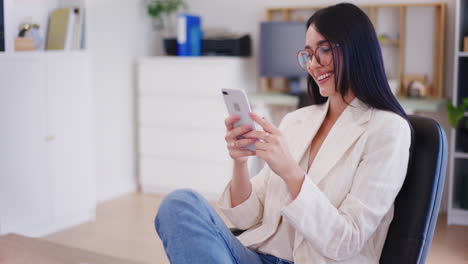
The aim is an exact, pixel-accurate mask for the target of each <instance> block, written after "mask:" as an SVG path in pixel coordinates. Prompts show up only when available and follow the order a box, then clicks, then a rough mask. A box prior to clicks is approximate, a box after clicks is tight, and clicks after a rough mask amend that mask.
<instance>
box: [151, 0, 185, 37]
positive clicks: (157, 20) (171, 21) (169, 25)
mask: <svg viewBox="0 0 468 264" xmlns="http://www.w3.org/2000/svg"><path fill="white" fill-rule="evenodd" d="M180 9H187V4H186V3H185V2H184V0H148V4H147V10H148V15H149V16H150V17H152V18H153V26H154V28H155V29H156V30H160V31H161V30H162V31H163V34H164V35H165V36H164V37H166V38H167V37H173V36H175V35H176V32H175V24H176V17H175V13H176V12H177V11H178V10H180Z"/></svg>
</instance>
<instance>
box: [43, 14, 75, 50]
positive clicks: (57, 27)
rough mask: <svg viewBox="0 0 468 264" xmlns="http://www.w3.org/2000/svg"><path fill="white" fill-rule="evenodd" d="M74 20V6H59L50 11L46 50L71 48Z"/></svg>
mask: <svg viewBox="0 0 468 264" xmlns="http://www.w3.org/2000/svg"><path fill="white" fill-rule="evenodd" d="M75 20H76V14H75V11H74V8H59V9H56V10H54V11H53V12H52V13H51V15H50V19H49V29H48V33H47V46H46V48H47V49H48V50H71V49H72V47H73V36H74V34H75V33H74V28H75Z"/></svg>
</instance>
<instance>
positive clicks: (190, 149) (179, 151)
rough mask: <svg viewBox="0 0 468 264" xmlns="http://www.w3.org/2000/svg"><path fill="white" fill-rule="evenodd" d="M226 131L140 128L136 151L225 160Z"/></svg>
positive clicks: (170, 156)
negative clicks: (137, 149)
mask: <svg viewBox="0 0 468 264" xmlns="http://www.w3.org/2000/svg"><path fill="white" fill-rule="evenodd" d="M224 135H225V130H222V129H220V130H201V129H200V130H197V129H185V130H182V129H167V128H142V129H140V144H139V151H140V153H142V154H145V155H151V156H155V157H158V158H170V159H178V158H182V159H188V160H208V161H219V162H222V161H226V160H228V159H230V157H229V154H228V151H227V148H226V141H225V140H224Z"/></svg>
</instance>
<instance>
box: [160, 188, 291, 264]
mask: <svg viewBox="0 0 468 264" xmlns="http://www.w3.org/2000/svg"><path fill="white" fill-rule="evenodd" d="M154 223H155V227H156V231H157V233H158V235H159V237H160V238H161V240H162V242H163V245H164V250H165V251H166V255H167V257H168V258H169V261H170V262H171V264H186V263H190V264H197V263H203V264H211V263H213V264H215V263H220V264H230V263H233V264H265V263H267V264H292V262H290V261H287V260H283V259H279V258H277V257H274V256H271V255H266V254H262V253H259V252H256V251H253V250H251V249H248V248H246V247H245V246H244V245H242V244H241V242H240V241H239V240H238V239H237V238H236V237H235V236H234V235H232V233H231V231H230V230H229V228H228V227H227V226H226V225H225V224H224V222H223V220H222V219H221V218H220V217H219V215H218V214H217V213H216V211H215V210H214V209H213V208H212V207H211V205H210V204H209V203H208V202H207V201H206V200H205V199H204V198H203V197H202V196H201V195H200V194H198V193H196V192H194V191H191V190H178V191H175V192H172V193H170V194H169V195H167V196H166V197H165V198H164V200H163V201H162V203H161V205H160V207H159V210H158V213H157V215H156V218H155V221H154Z"/></svg>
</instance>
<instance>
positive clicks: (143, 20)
mask: <svg viewBox="0 0 468 264" xmlns="http://www.w3.org/2000/svg"><path fill="white" fill-rule="evenodd" d="M86 10H87V13H86V15H87V36H86V38H87V41H86V45H87V49H88V51H89V52H91V55H92V58H93V86H94V91H95V93H94V95H95V106H96V109H95V112H96V116H95V118H96V119H95V122H96V124H95V127H96V167H97V168H96V170H97V172H96V175H97V198H98V200H100V201H102V200H107V199H110V198H113V197H116V196H118V195H121V194H124V193H127V192H132V191H135V190H136V188H137V184H136V183H137V180H136V168H135V132H134V130H135V119H134V112H135V111H134V102H133V100H134V99H133V98H134V88H135V87H136V81H135V80H136V79H135V62H136V58H138V57H139V56H144V55H154V54H155V53H157V48H158V47H157V45H155V41H154V40H153V39H154V38H155V37H156V36H155V33H154V32H153V31H152V30H151V27H150V21H149V18H148V17H147V15H146V13H145V12H146V11H145V9H144V6H143V2H142V1H135V0H88V1H87V2H86Z"/></svg>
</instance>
